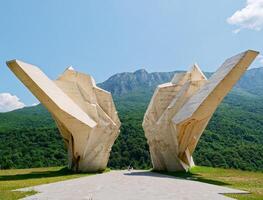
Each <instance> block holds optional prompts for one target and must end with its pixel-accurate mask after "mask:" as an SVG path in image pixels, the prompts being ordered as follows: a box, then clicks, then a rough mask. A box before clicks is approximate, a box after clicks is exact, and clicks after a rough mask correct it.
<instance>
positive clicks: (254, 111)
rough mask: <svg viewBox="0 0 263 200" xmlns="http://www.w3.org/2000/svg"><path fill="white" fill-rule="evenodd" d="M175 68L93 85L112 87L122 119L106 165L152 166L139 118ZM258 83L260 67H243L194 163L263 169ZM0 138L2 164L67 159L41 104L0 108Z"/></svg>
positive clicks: (262, 78) (262, 80) (261, 83)
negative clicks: (2, 111)
mask: <svg viewBox="0 0 263 200" xmlns="http://www.w3.org/2000/svg"><path fill="white" fill-rule="evenodd" d="M177 72H178V71H177ZM174 73H175V72H154V73H148V72H147V71H146V70H143V69H141V70H137V71H135V72H133V73H131V72H125V73H120V74H116V75H113V76H112V77H110V78H109V79H108V80H106V81H105V82H103V83H100V84H98V85H99V86H100V87H102V88H104V89H106V90H108V91H111V92H112V94H113V98H114V101H115V104H116V107H117V110H118V113H119V117H120V119H121V122H122V127H121V133H120V136H119V137H118V138H117V140H116V142H115V144H114V146H113V148H112V152H111V156H110V161H109V166H110V167H112V168H118V169H119V168H125V167H127V166H128V165H130V164H132V165H133V166H134V167H135V168H149V167H151V162H150V155H149V151H148V145H147V142H146V139H145V137H144V132H143V129H142V127H141V123H142V119H143V115H144V113H145V110H146V108H147V106H148V103H149V101H150V99H151V96H152V94H153V91H154V89H155V87H156V86H157V85H158V84H161V83H164V82H168V81H170V80H171V78H172V76H173V75H174ZM206 75H207V76H210V75H211V73H206ZM262 88H263V68H257V69H251V70H248V71H247V72H246V73H245V75H244V76H243V77H242V78H241V80H240V81H239V82H238V83H237V84H236V86H235V87H234V89H233V90H232V91H231V92H230V94H229V95H228V96H227V97H226V98H225V99H224V101H223V102H222V104H221V105H220V106H219V108H218V109H217V111H216V113H215V114H214V116H213V118H212V119H211V121H210V122H209V125H208V127H207V128H206V130H205V132H204V134H203V135H202V137H201V139H200V142H199V144H198V146H197V149H196V152H195V154H194V159H195V162H196V164H198V165H205V166H213V167H215V166H216V167H224V168H238V169H243V170H259V171H263V159H262V157H263V103H262V102H263V94H262ZM0 141H1V143H0V167H1V168H27V167H42V166H54V165H65V164H66V163H67V161H66V160H67V155H66V150H65V148H64V144H63V141H62V139H61V137H60V135H59V132H58V130H57V128H56V126H55V123H54V121H53V119H52V118H51V116H50V114H49V112H47V110H46V109H45V108H44V107H43V106H42V105H38V106H35V107H29V108H23V109H19V110H15V111H12V112H8V113H0Z"/></svg>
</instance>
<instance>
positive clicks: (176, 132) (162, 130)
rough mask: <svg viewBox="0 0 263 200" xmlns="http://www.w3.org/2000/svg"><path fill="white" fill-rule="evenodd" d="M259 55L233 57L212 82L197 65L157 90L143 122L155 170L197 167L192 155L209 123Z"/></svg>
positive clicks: (255, 53) (217, 72)
mask: <svg viewBox="0 0 263 200" xmlns="http://www.w3.org/2000/svg"><path fill="white" fill-rule="evenodd" d="M257 55H258V52H256V51H252V50H248V51H245V52H243V53H241V54H238V55H236V56H233V57H231V58H229V59H227V60H226V61H225V62H224V63H223V64H222V66H221V67H220V68H219V69H218V70H217V71H216V72H215V73H214V74H213V75H212V76H211V77H210V78H209V79H207V78H206V77H205V75H204V74H203V73H202V71H201V70H200V69H199V67H198V66H197V65H194V66H193V68H192V69H191V70H189V71H188V72H186V73H179V74H176V75H175V76H174V78H173V79H172V80H171V81H170V82H168V83H165V84H161V85H159V86H158V87H157V88H156V90H155V92H154V94H153V97H152V99H151V102H150V104H149V106H148V109H147V111H146V113H145V116H144V120H143V129H144V132H145V136H146V138H147V142H148V144H149V149H150V153H151V160H152V164H153V168H154V169H156V170H164V171H183V170H185V171H187V170H188V169H189V168H190V167H192V166H194V161H193V158H192V154H193V153H194V151H195V148H196V146H197V143H198V141H199V139H200V137H201V135H202V133H203V131H204V130H205V128H206V126H207V124H208V122H209V120H210V119H211V117H212V116H213V113H214V112H215V110H216V108H217V107H218V106H219V104H220V103H221V102H222V100H223V99H224V97H225V96H226V95H227V94H228V92H229V91H230V90H231V89H232V88H233V86H234V85H235V83H236V82H237V81H238V80H239V79H240V77H241V76H242V75H243V73H245V71H246V70H247V68H248V67H249V65H250V64H251V63H252V61H253V60H254V59H255V58H256V56H257Z"/></svg>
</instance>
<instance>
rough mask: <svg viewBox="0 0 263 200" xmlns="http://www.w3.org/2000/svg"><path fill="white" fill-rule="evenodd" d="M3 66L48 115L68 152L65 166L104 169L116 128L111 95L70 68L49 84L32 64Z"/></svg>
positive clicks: (20, 63) (85, 169) (116, 131)
mask: <svg viewBox="0 0 263 200" xmlns="http://www.w3.org/2000/svg"><path fill="white" fill-rule="evenodd" d="M7 65H8V67H9V68H10V69H11V70H12V71H13V72H14V74H15V75H16V76H17V77H18V78H19V79H20V80H21V81H22V83H24V85H25V86H26V87H27V88H28V89H29V90H30V91H31V92H32V93H33V94H34V95H35V96H36V97H37V98H38V100H39V101H40V102H41V103H42V104H43V105H44V106H45V107H46V108H47V109H48V110H49V112H50V113H51V114H52V116H53V118H54V120H55V121H56V123H57V126H58V129H59V131H60V133H61V135H62V137H63V139H64V141H65V144H66V146H67V149H68V160H69V167H70V168H71V169H73V170H74V171H85V172H92V171H100V170H104V169H105V168H106V166H107V163H108V159H109V155H110V151H111V147H112V145H113V143H114V141H115V139H116V138H117V136H118V135H119V127H120V121H119V118H118V115H117V112H116V109H115V105H114V103H113V100H112V96H111V94H110V93H109V92H107V91H105V90H103V89H101V88H99V87H97V86H96V84H95V81H94V80H93V78H92V77H91V76H89V75H86V74H82V73H79V72H76V71H74V70H73V68H68V69H67V70H66V71H65V72H64V73H63V74H62V75H61V76H60V77H59V78H58V79H57V80H55V81H52V80H50V79H49V78H48V77H47V76H46V75H45V74H44V73H43V72H42V71H41V70H40V69H39V68H37V67H35V66H33V65H30V64H27V63H24V62H21V61H18V60H12V61H9V62H7Z"/></svg>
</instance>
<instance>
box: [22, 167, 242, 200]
mask: <svg viewBox="0 0 263 200" xmlns="http://www.w3.org/2000/svg"><path fill="white" fill-rule="evenodd" d="M32 189H33V190H36V191H38V192H40V193H38V194H36V195H33V196H30V197H27V198H25V199H26V200H62V199H63V200H72V199H74V200H168V199H169V200H174V199H176V200H190V199H191V200H193V199H194V200H204V199H205V200H223V199H231V198H228V197H225V196H223V195H222V194H223V193H246V192H244V191H240V190H236V189H230V188H227V187H221V186H216V185H211V184H206V183H201V182H197V181H192V180H185V179H180V178H175V177H171V176H166V175H161V174H157V173H152V172H148V171H133V172H128V171H112V172H109V173H105V174H99V175H94V176H87V177H83V178H78V179H73V180H68V181H62V182H57V183H51V184H46V185H40V186H36V187H32V188H26V189H22V190H32Z"/></svg>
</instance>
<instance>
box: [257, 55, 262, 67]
mask: <svg viewBox="0 0 263 200" xmlns="http://www.w3.org/2000/svg"><path fill="white" fill-rule="evenodd" d="M257 59H258V62H259V63H260V64H261V65H263V55H258V57H257Z"/></svg>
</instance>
